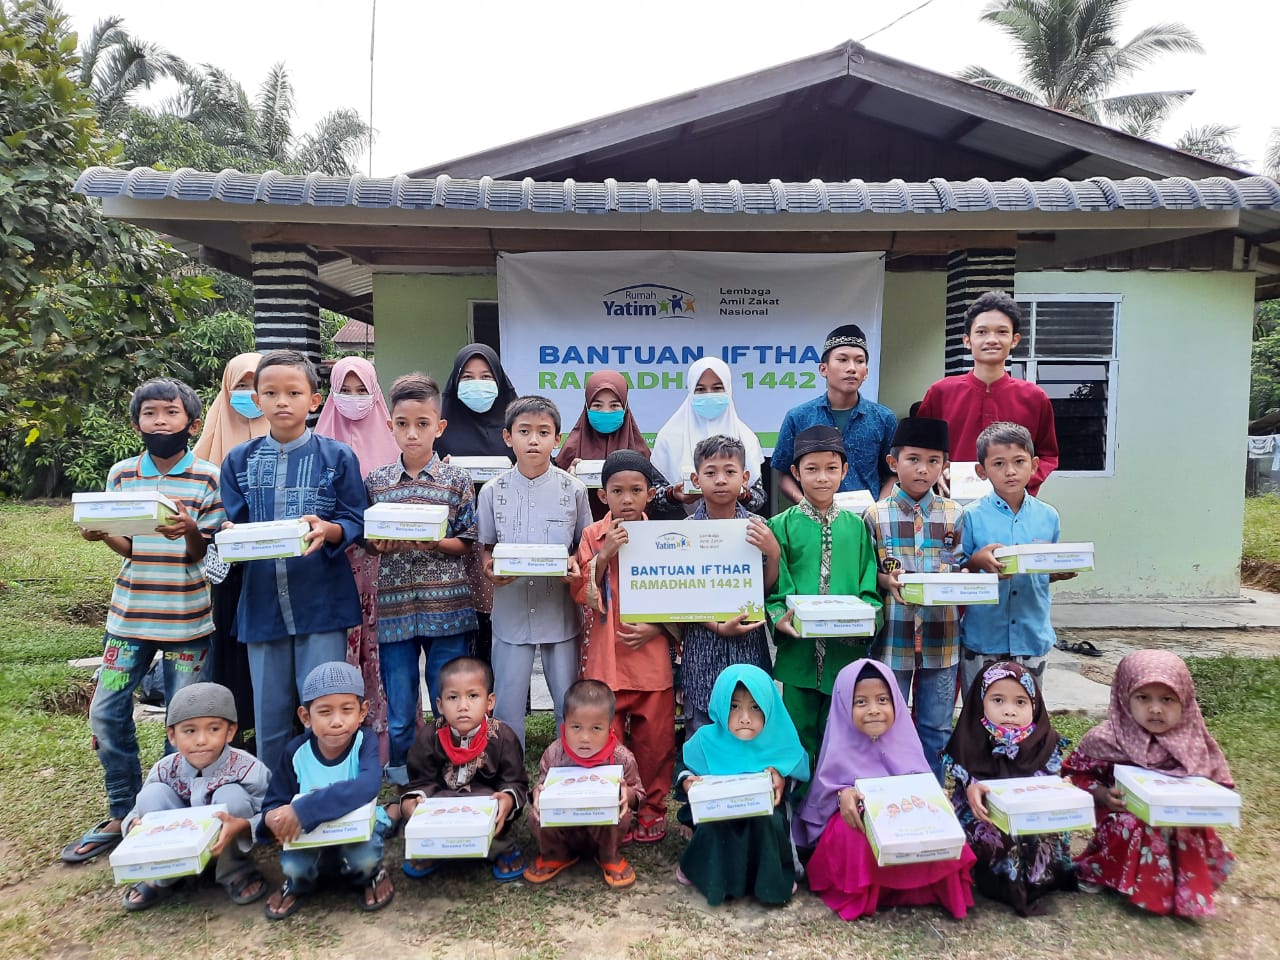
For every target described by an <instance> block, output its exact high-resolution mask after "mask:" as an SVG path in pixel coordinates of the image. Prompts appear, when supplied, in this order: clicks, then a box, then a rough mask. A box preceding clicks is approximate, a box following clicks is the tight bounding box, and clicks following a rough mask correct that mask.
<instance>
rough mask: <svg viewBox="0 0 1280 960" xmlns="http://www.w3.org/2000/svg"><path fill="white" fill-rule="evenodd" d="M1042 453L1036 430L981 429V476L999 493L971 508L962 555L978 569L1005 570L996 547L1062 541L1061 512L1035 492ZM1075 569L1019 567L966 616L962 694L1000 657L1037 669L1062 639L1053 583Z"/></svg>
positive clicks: (1004, 424)
mask: <svg viewBox="0 0 1280 960" xmlns="http://www.w3.org/2000/svg"><path fill="white" fill-rule="evenodd" d="M1038 465H1039V458H1038V457H1036V455H1035V445H1034V443H1033V442H1032V439H1031V432H1030V431H1029V430H1028V429H1027V428H1026V427H1023V426H1020V425H1019V424H1016V423H1010V422H1009V421H997V422H996V423H993V424H991V426H989V427H987V428H986V429H985V430H983V431H982V432H981V433H980V434H978V476H980V477H982V478H983V479H985V480H989V481H991V486H992V492H991V493H989V494H987V495H986V496H985V497H983V498H982V499H980V500H975V501H974V502H973V503H970V504H969V505H968V506H966V507H965V508H964V533H963V536H962V539H961V557H962V560H961V562H963V563H964V564H965V566H967V567H968V568H969V569H970V570H974V571H981V572H985V573H999V574H1003V573H1004V567H1003V565H1002V563H1001V561H999V560H997V559H996V558H995V555H994V551H996V550H998V549H1000V548H1001V547H1011V546H1016V545H1019V544H1024V543H1057V542H1058V537H1059V535H1060V533H1061V523H1060V521H1059V519H1058V511H1057V510H1055V509H1054V508H1053V507H1051V506H1049V504H1047V503H1045V502H1044V501H1043V500H1037V499H1036V498H1035V497H1033V496H1032V495H1031V494H1030V493H1028V492H1027V484H1029V483H1030V482H1031V478H1032V477H1033V476H1035V472H1036V468H1037V466H1038ZM1074 576H1075V574H1074V573H1054V574H1048V573H1015V574H1013V575H1011V576H1001V578H1000V603H999V605H998V606H994V605H978V606H972V607H969V608H967V609H966V610H965V614H964V619H963V620H961V622H960V643H961V646H962V647H963V649H962V651H961V656H960V678H961V687H960V689H961V692H962V693H965V694H967V693H968V692H969V688H970V687H972V686H973V681H974V678H975V677H977V675H978V674H979V673H981V672H982V670H983V669H984V667H985V666H987V665H988V664H991V663H995V662H996V661H997V660H1013V661H1016V662H1018V663H1020V664H1022V666H1023V667H1025V668H1026V669H1027V670H1029V671H1030V672H1032V673H1034V674H1035V675H1036V678H1037V679H1039V677H1040V676H1041V675H1042V674H1043V673H1044V664H1045V657H1046V656H1047V655H1048V653H1049V649H1050V648H1051V647H1052V646H1053V644H1054V640H1055V637H1054V633H1053V625H1052V624H1051V623H1050V622H1049V584H1050V583H1052V582H1053V581H1055V580H1069V579H1071V578H1072V577H1074Z"/></svg>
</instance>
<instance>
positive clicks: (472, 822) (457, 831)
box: [404, 796, 498, 860]
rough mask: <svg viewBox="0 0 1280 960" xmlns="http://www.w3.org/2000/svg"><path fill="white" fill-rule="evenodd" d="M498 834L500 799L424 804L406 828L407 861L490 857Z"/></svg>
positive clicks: (440, 800) (451, 799) (443, 799)
mask: <svg viewBox="0 0 1280 960" xmlns="http://www.w3.org/2000/svg"><path fill="white" fill-rule="evenodd" d="M497 831H498V799H497V797H483V796H477V797H433V798H431V799H428V800H420V801H419V802H418V805H417V806H416V807H414V810H413V816H412V817H410V818H409V822H408V823H407V824H405V828H404V856H405V859H406V860H440V859H446V858H455V857H486V856H488V855H489V846H490V845H491V844H492V843H493V835H494V834H495V833H497Z"/></svg>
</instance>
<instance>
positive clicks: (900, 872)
mask: <svg viewBox="0 0 1280 960" xmlns="http://www.w3.org/2000/svg"><path fill="white" fill-rule="evenodd" d="M898 720H900V721H901V722H895V721H898ZM928 772H929V764H928V762H927V761H926V760H925V757H924V748H923V747H922V746H921V745H920V737H919V735H918V734H917V733H916V728H915V724H913V723H912V722H911V715H910V714H909V713H908V712H907V704H906V701H905V700H903V698H902V693H901V692H900V691H899V689H898V684H897V683H896V682H895V681H894V677H893V672H892V671H891V670H890V669H889V668H888V667H887V666H885V665H884V664H883V663H881V662H879V661H878V660H856V661H854V662H853V663H851V664H849V665H848V666H847V667H845V668H844V669H843V670H841V671H840V673H839V675H838V676H837V677H836V682H835V686H834V688H833V689H832V692H831V712H830V714H829V715H828V717H827V730H826V734H825V736H824V737H823V738H822V750H821V752H820V753H819V754H818V766H817V769H816V770H815V771H814V776H813V787H812V788H811V789H810V790H809V795H808V796H807V797H806V798H805V801H804V803H803V804H802V805H801V807H800V810H799V812H798V813H797V814H796V817H795V821H794V823H793V824H792V833H793V836H794V838H795V841H796V845H797V846H798V847H800V848H801V849H806V848H807V849H812V850H813V857H812V859H810V860H809V865H808V868H807V875H808V878H809V887H810V889H811V890H813V892H814V893H816V894H818V895H819V896H820V897H822V900H823V902H824V903H825V904H826V905H827V906H828V907H830V908H831V909H832V910H834V911H835V912H836V913H837V914H839V916H840V918H841V919H843V920H855V919H857V918H858V917H862V916H868V915H870V914H873V913H875V912H876V910H877V909H879V908H883V907H911V906H923V905H925V904H931V903H936V904H940V905H941V906H943V907H945V908H946V909H947V910H948V911H949V912H950V913H951V915H952V916H953V917H955V918H956V919H960V918H961V917H963V916H964V915H965V913H966V912H967V911H968V908H969V907H971V906H973V892H972V885H973V884H972V880H971V879H970V876H969V871H970V869H971V867H972V866H973V863H974V856H973V852H972V851H971V850H970V849H969V847H968V845H967V844H966V845H965V847H964V850H963V852H962V853H961V856H960V859H959V860H948V861H941V862H933V863H919V864H898V865H894V866H887V867H882V866H880V865H879V864H877V863H876V856H875V854H874V853H873V852H872V850H871V844H870V843H868V842H867V837H866V834H865V833H864V832H863V826H862V814H861V800H862V796H861V794H859V793H858V791H857V790H856V789H855V788H854V786H853V784H854V781H855V780H857V779H859V778H867V777H896V776H902V775H904V774H909V773H928ZM815 847H816V849H814V848H815Z"/></svg>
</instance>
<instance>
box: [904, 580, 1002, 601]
mask: <svg viewBox="0 0 1280 960" xmlns="http://www.w3.org/2000/svg"><path fill="white" fill-rule="evenodd" d="M898 584H899V589H900V590H901V592H902V599H903V600H904V601H906V602H907V603H914V604H915V605H916V606H919V607H946V606H958V605H961V604H964V605H967V606H972V605H973V604H978V603H999V602H1000V579H999V577H997V576H996V574H994V573H903V574H899V576H898Z"/></svg>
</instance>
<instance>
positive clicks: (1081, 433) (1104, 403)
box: [1009, 294, 1121, 474]
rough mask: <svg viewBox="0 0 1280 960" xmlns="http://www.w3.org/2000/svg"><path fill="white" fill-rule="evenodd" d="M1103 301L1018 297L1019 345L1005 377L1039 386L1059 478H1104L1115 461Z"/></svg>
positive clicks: (1114, 318)
mask: <svg viewBox="0 0 1280 960" xmlns="http://www.w3.org/2000/svg"><path fill="white" fill-rule="evenodd" d="M1120 303H1121V298H1120V297H1119V296H1117V295H1110V294H1037V295H1035V296H1033V297H1019V298H1018V306H1019V307H1020V308H1021V309H1022V319H1023V328H1022V341H1021V342H1020V343H1019V344H1018V346H1017V348H1016V349H1015V350H1014V351H1013V353H1012V355H1011V356H1010V357H1009V372H1010V374H1011V375H1013V376H1015V377H1020V378H1022V379H1024V380H1030V381H1032V382H1033V383H1036V384H1039V386H1040V387H1041V389H1043V390H1044V392H1045V393H1047V394H1048V395H1049V400H1050V402H1051V403H1052V404H1053V416H1054V421H1055V424H1056V426H1057V432H1058V451H1059V454H1060V459H1059V462H1058V470H1057V472H1059V473H1079V474H1098V473H1111V472H1112V470H1113V469H1114V457H1115V425H1116V415H1115V413H1116V411H1115V385H1116V373H1117V369H1116V368H1117V361H1116V326H1117V324H1118V322H1119V318H1120Z"/></svg>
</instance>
